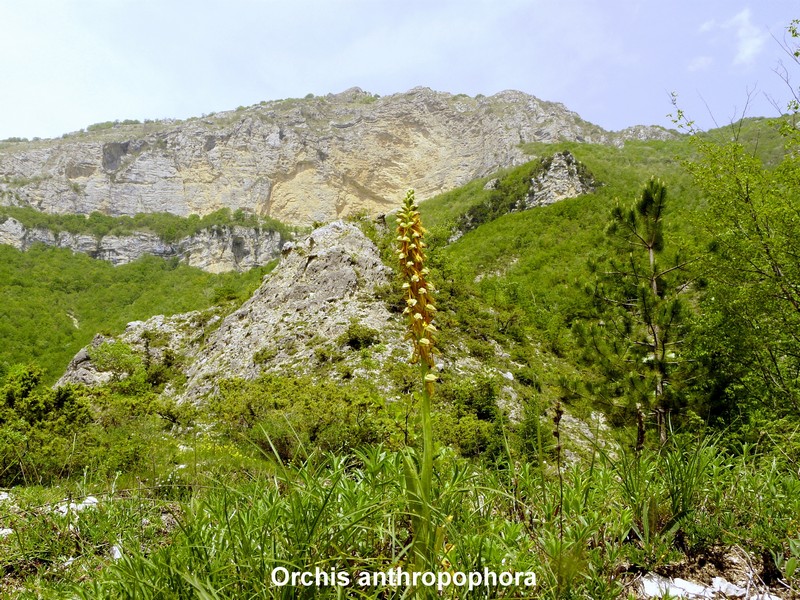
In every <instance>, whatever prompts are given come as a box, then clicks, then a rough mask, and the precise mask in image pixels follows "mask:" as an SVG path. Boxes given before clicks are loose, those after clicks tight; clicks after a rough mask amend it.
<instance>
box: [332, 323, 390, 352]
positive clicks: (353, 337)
mask: <svg viewBox="0 0 800 600" xmlns="http://www.w3.org/2000/svg"><path fill="white" fill-rule="evenodd" d="M379 341H380V333H379V332H378V331H377V330H375V329H372V328H371V327H368V326H366V325H364V324H362V323H359V322H358V321H351V322H350V325H348V327H347V330H346V331H345V332H344V333H342V335H340V336H339V337H338V338H337V339H336V343H337V344H339V345H340V346H350V348H352V349H353V350H361V349H362V348H369V347H370V346H372V345H374V344H377V343H378V342H379Z"/></svg>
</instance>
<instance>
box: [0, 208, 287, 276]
mask: <svg viewBox="0 0 800 600" xmlns="http://www.w3.org/2000/svg"><path fill="white" fill-rule="evenodd" d="M284 242H285V240H283V239H282V237H281V234H280V233H279V232H277V231H272V230H266V229H264V230H262V229H256V228H252V227H241V226H224V227H220V226H218V227H213V228H211V229H206V230H202V231H199V232H198V233H196V234H195V235H191V236H188V237H185V238H182V239H180V240H178V241H176V242H169V243H168V242H165V241H163V240H162V239H161V238H159V237H158V236H157V235H156V234H154V233H150V232H146V231H137V232H134V233H132V234H130V235H105V236H102V237H98V236H94V235H90V234H76V233H70V232H67V231H59V232H54V231H51V230H50V229H45V228H40V227H32V228H28V227H25V225H23V224H22V223H20V222H19V221H17V220H16V219H14V218H11V217H6V218H3V217H0V244H8V245H10V246H14V247H15V248H17V249H18V250H27V249H28V248H30V247H31V246H33V245H34V244H45V245H47V246H56V247H59V248H68V249H70V250H72V251H73V252H82V253H84V254H88V255H89V256H91V257H92V258H97V259H100V260H107V261H109V262H111V263H112V264H114V265H123V264H127V263H129V262H133V261H134V260H137V259H139V258H141V257H142V256H144V255H147V254H150V255H153V256H160V257H162V258H177V259H178V260H179V261H181V262H184V263H186V264H188V265H189V266H192V267H198V268H200V269H203V270H204V271H209V272H210V273H222V272H225V271H247V270H248V269H252V268H254V267H260V266H263V265H265V264H267V263H268V262H270V261H272V260H274V259H275V258H277V257H278V256H280V252H281V248H282V246H283V244H284Z"/></svg>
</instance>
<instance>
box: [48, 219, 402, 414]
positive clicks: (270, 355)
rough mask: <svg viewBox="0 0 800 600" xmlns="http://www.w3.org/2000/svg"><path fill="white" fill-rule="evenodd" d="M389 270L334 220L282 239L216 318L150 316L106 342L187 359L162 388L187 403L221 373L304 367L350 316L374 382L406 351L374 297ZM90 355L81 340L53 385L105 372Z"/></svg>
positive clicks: (352, 230)
mask: <svg viewBox="0 0 800 600" xmlns="http://www.w3.org/2000/svg"><path fill="white" fill-rule="evenodd" d="M389 275H390V270H389V269H388V267H386V266H384V265H383V263H382V262H381V260H380V257H379V253H378V249H377V248H376V247H375V245H374V244H373V243H372V242H371V241H370V240H369V239H367V238H366V237H365V236H364V234H363V233H362V232H361V230H360V229H359V228H358V227H356V226H355V225H353V224H349V223H344V222H341V221H335V222H333V223H331V224H329V225H327V226H325V227H322V228H320V229H317V230H316V231H314V232H313V233H312V234H311V235H310V236H309V237H307V238H306V239H304V240H302V241H299V242H295V243H289V244H287V245H286V247H285V248H284V254H283V257H282V260H281V262H280V263H279V265H278V266H277V267H276V268H275V269H274V270H273V271H272V272H271V273H270V274H269V275H267V276H266V277H265V278H264V281H263V283H262V285H261V287H260V288H259V289H258V290H257V291H256V292H255V294H254V295H253V296H252V298H250V299H249V300H248V301H247V302H245V303H244V304H243V305H242V306H241V308H239V309H238V310H236V311H235V312H233V313H231V314H230V315H228V316H226V317H225V318H224V319H222V320H220V319H221V317H220V316H218V315H215V314H214V313H213V312H208V313H198V312H193V313H187V314H183V315H175V316H172V317H164V316H161V315H159V316H156V317H153V318H151V319H148V320H147V321H136V322H134V323H130V324H129V325H128V327H127V328H126V330H125V332H124V333H123V334H122V335H121V336H119V337H118V338H116V340H118V341H121V342H123V343H125V344H128V345H130V346H131V347H132V348H133V349H134V350H136V351H137V352H138V353H140V354H142V355H146V356H147V357H148V360H150V361H160V360H162V359H163V356H164V352H165V351H166V350H169V351H170V352H171V353H173V355H174V356H179V357H180V361H181V363H182V364H185V365H187V367H186V377H187V382H186V386H185V388H184V389H182V390H173V391H172V392H173V393H174V395H176V396H178V397H179V398H181V399H183V400H188V401H193V402H197V401H200V400H201V399H202V398H203V397H204V396H206V395H207V394H209V393H210V392H213V391H214V390H215V389H216V386H217V385H218V384H219V381H220V380H222V379H225V378H231V377H243V378H255V377H257V376H258V375H259V374H260V373H262V372H263V371H274V372H281V371H283V372H287V371H291V372H306V371H309V370H311V369H313V368H314V367H315V366H316V365H318V364H319V362H320V361H321V360H324V358H322V357H323V356H324V355H325V354H326V353H330V352H336V351H340V350H341V347H342V345H343V343H344V342H343V341H342V339H341V336H342V334H344V333H345V332H346V331H347V330H348V328H349V327H351V325H352V324H353V323H357V324H358V325H360V326H363V327H368V328H370V329H371V330H374V331H376V332H378V335H379V337H380V344H378V345H376V346H375V347H373V348H371V362H372V363H373V364H374V366H373V367H372V368H373V369H375V373H372V374H370V373H366V372H364V373H361V375H362V376H365V377H371V378H373V379H374V378H376V377H379V376H380V370H381V367H380V365H386V364H390V363H391V362H392V361H397V360H406V359H407V358H408V356H409V354H410V350H409V348H408V346H407V344H405V343H404V339H403V338H404V336H403V332H402V325H401V324H400V322H399V319H398V317H397V315H392V314H391V313H390V312H389V311H388V309H387V308H386V306H385V304H384V303H383V302H382V301H381V300H379V299H378V298H377V297H376V293H375V292H376V290H377V288H379V287H380V286H384V285H386V284H387V283H388V278H389ZM154 339H155V340H158V343H157V344H155V343H153V340H154ZM105 341H111V340H110V339H109V338H103V337H97V338H95V341H94V342H93V346H94V347H97V346H98V345H100V344H102V343H103V342H105ZM91 352H92V351H91V347H89V348H86V349H83V350H81V351H80V352H79V353H78V354H77V355H76V356H75V358H74V359H73V361H72V363H70V366H69V368H68V369H67V371H66V373H65V374H64V376H63V377H62V378H61V380H59V382H58V384H57V385H63V384H66V383H70V382H75V383H85V384H89V385H92V384H95V383H103V382H105V381H107V380H108V379H109V377H110V376H109V375H108V374H107V373H104V372H103V371H100V370H98V369H97V368H96V366H95V365H93V364H92V361H91ZM351 354H357V353H355V352H352V353H351ZM359 368H360V369H362V370H364V368H365V367H359V366H357V365H356V368H355V370H354V371H355V372H354V375H356V376H357V375H358V369H359Z"/></svg>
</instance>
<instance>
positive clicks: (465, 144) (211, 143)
mask: <svg viewBox="0 0 800 600" xmlns="http://www.w3.org/2000/svg"><path fill="white" fill-rule="evenodd" d="M89 129H90V131H88V132H80V133H76V134H70V135H66V136H64V137H63V138H62V139H60V140H44V141H36V142H24V143H11V142H6V143H3V144H2V145H0V203H3V204H14V205H20V206H30V207H33V208H36V209H37V210H41V211H44V212H54V213H78V214H89V213H91V212H93V211H99V212H102V213H105V214H109V215H134V214H136V213H146V212H170V213H173V214H176V215H181V216H187V215H189V214H200V215H204V214H207V213H209V212H212V211H215V210H218V209H221V208H226V207H227V208H230V209H232V210H236V209H239V208H243V209H246V210H248V211H252V212H255V213H257V214H259V215H262V216H270V217H273V218H275V219H279V220H281V221H284V222H287V223H292V224H300V225H310V224H312V223H313V222H315V221H316V222H327V221H330V220H332V219H335V218H340V217H345V216H348V215H353V214H357V213H361V212H367V213H370V214H376V213H380V212H385V211H387V210H389V209H391V208H392V207H393V205H394V203H395V202H396V201H397V198H398V197H399V196H402V194H403V193H404V191H405V190H406V189H408V188H409V187H412V188H414V189H416V190H417V194H418V196H419V197H420V198H423V199H424V198H429V197H431V196H434V195H436V194H438V193H441V192H443V191H447V190H450V189H453V188H455V187H457V186H460V185H464V184H466V183H467V182H469V181H471V180H472V179H474V178H476V177H481V176H485V175H487V174H489V173H491V172H493V171H495V170H496V169H498V168H500V167H506V166H511V165H514V164H519V163H521V162H524V160H525V156H524V153H523V152H522V151H521V150H520V148H519V145H520V144H523V143H528V142H537V141H538V142H554V141H558V140H573V141H580V142H595V143H603V144H611V143H616V144H620V143H622V141H623V140H625V139H648V138H653V137H657V138H662V139H664V138H671V137H673V136H674V134H672V133H670V132H668V131H666V130H664V129H661V128H647V127H636V128H632V129H630V130H626V131H624V132H620V133H616V134H612V133H609V132H606V131H603V130H602V129H601V128H599V127H597V126H595V125H592V124H590V123H587V122H585V121H583V120H582V119H581V118H580V117H579V116H578V115H577V114H575V113H573V112H570V111H568V110H567V109H566V108H565V107H564V106H563V105H561V104H555V103H550V102H544V101H541V100H539V99H537V98H535V97H533V96H529V95H527V94H523V93H521V92H513V91H507V92H502V93H499V94H496V95H494V96H491V97H488V98H487V97H480V96H479V97H477V98H470V97H468V96H464V95H458V96H453V95H450V94H446V93H439V92H434V91H432V90H429V89H426V88H415V89H413V90H411V91H409V92H407V93H403V94H395V95H392V96H387V97H383V98H378V97H376V96H373V95H371V94H368V93H366V92H363V91H361V90H359V89H357V88H354V89H351V90H348V91H346V92H343V93H341V94H336V95H332V94H331V95H328V96H325V97H310V98H306V99H303V100H283V101H276V102H265V103H262V104H261V105H257V106H253V107H249V108H243V107H242V108H240V109H237V110H236V111H231V112H226V113H220V114H217V115H213V116H208V117H203V118H196V119H189V120H187V121H185V122H180V123H173V122H159V123H144V124H127V125H126V124H121V125H115V124H112V123H109V124H107V126H105V125H104V126H95V127H90V128H89Z"/></svg>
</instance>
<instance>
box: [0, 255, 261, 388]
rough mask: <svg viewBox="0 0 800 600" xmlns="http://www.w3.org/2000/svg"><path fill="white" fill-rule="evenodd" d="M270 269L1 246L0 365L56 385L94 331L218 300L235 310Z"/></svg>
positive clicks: (118, 329)
mask: <svg viewBox="0 0 800 600" xmlns="http://www.w3.org/2000/svg"><path fill="white" fill-rule="evenodd" d="M269 269H270V267H263V268H260V269H254V270H252V271H250V272H248V273H242V274H237V273H227V274H222V275H213V274H210V273H206V272H204V271H201V270H199V269H196V268H192V267H187V266H186V265H182V264H179V263H178V262H177V261H165V260H163V259H161V258H156V257H145V258H143V259H141V260H138V261H136V262H133V263H131V264H127V265H120V266H118V267H115V266H113V265H112V264H111V263H108V262H105V261H98V260H93V259H91V258H89V257H88V256H86V255H84V254H73V253H72V252H71V251H70V250H63V249H57V248H49V247H45V246H37V247H34V248H32V249H31V250H30V251H28V252H20V251H18V250H15V249H14V248H12V247H10V246H3V245H0V281H2V285H0V339H2V341H3V343H2V345H0V365H1V364H3V363H6V364H8V365H11V364H14V363H26V364H27V363H35V364H37V365H38V366H39V367H40V368H41V369H42V370H43V371H44V381H46V382H47V383H52V382H54V381H55V380H56V379H57V378H58V377H59V376H60V375H61V374H62V373H63V372H64V369H65V367H66V365H67V364H68V363H69V361H70V359H71V358H72V357H73V356H74V355H75V353H76V352H77V351H78V350H79V349H80V348H81V347H82V346H85V345H86V344H88V343H89V342H90V341H91V339H92V338H93V337H94V335H95V334H96V333H101V332H106V333H114V334H116V333H120V332H121V331H122V330H123V329H124V327H125V325H126V324H127V323H129V322H130V321H136V320H142V319H146V318H148V317H151V316H153V315H156V314H175V313H179V312H186V311H190V310H199V309H205V308H209V307H211V306H214V305H216V304H219V303H221V302H223V303H227V305H228V309H230V306H232V304H231V303H236V302H238V303H241V302H242V301H244V299H245V298H247V297H248V296H249V295H250V294H251V293H252V292H253V290H254V289H255V288H256V287H257V286H258V285H259V284H260V282H261V278H262V277H263V275H264V274H266V273H267V272H268V271H269Z"/></svg>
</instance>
